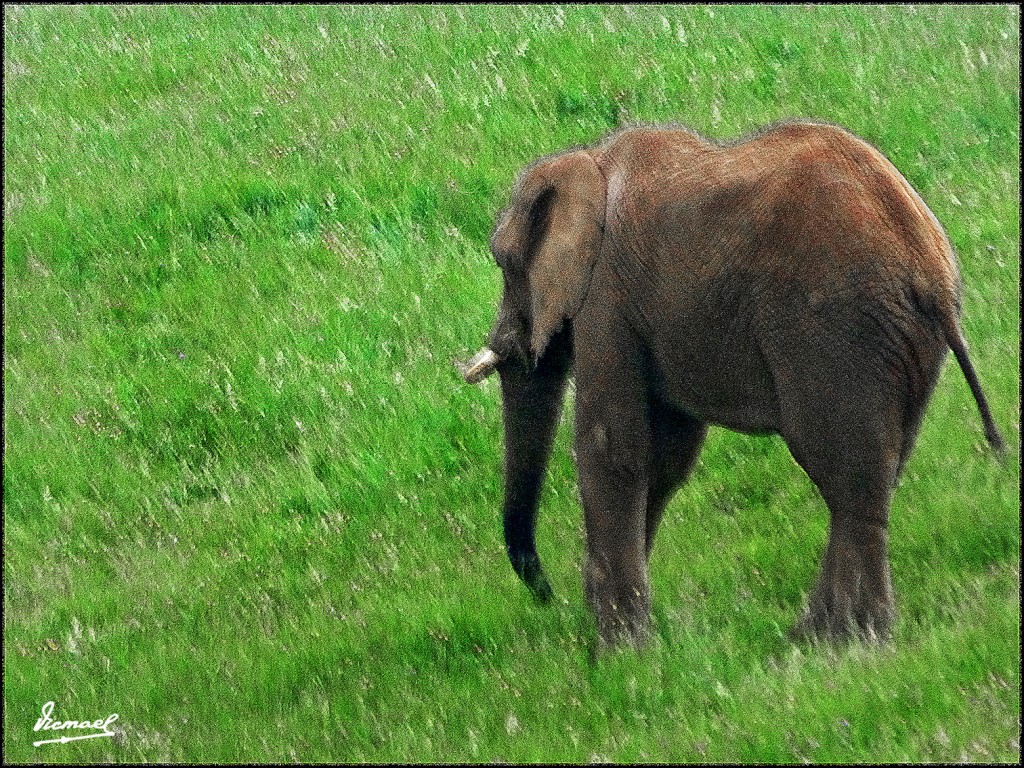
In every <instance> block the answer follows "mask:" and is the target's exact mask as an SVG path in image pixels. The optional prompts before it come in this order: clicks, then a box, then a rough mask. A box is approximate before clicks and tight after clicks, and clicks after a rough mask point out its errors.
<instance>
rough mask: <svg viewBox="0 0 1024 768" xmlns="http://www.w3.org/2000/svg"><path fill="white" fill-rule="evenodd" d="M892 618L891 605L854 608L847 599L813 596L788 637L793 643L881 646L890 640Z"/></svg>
mask: <svg viewBox="0 0 1024 768" xmlns="http://www.w3.org/2000/svg"><path fill="white" fill-rule="evenodd" d="M895 615H896V611H895V607H894V606H893V605H892V603H891V602H888V603H886V602H884V601H876V600H870V601H869V600H861V601H860V604H859V605H854V604H853V602H852V601H850V600H849V599H842V600H838V601H825V600H822V599H820V598H817V597H812V598H811V600H810V601H809V602H808V605H807V607H806V608H805V609H804V612H803V614H802V615H801V616H800V618H799V619H797V621H796V623H795V624H794V625H793V627H792V629H790V631H789V638H790V640H792V641H794V642H815V641H827V642H833V643H842V642H847V641H850V640H860V641H864V642H869V643H883V642H886V641H888V640H889V639H890V637H891V633H892V625H893V623H894V621H895Z"/></svg>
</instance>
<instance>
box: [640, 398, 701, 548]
mask: <svg viewBox="0 0 1024 768" xmlns="http://www.w3.org/2000/svg"><path fill="white" fill-rule="evenodd" d="M650 421H651V476H650V483H649V485H648V488H647V540H646V551H647V556H648V557H650V555H651V547H652V546H653V545H654V535H655V533H657V530H658V524H659V523H660V522H661V518H662V515H663V514H664V513H665V507H666V506H668V502H669V500H670V499H671V498H672V494H673V493H675V491H676V490H677V489H678V488H679V487H680V486H681V485H682V484H683V483H684V482H686V478H687V477H688V476H689V474H690V470H691V469H692V468H693V465H694V463H695V462H696V461H697V457H698V456H699V455H700V449H701V446H703V444H704V438H705V436H706V435H707V431H708V427H707V424H706V423H704V422H702V421H700V420H699V419H697V418H696V417H695V416H692V415H690V414H689V413H687V412H686V411H682V410H679V409H678V408H673V407H672V406H670V405H666V404H665V403H662V402H661V401H657V400H655V401H652V403H651V405H650Z"/></svg>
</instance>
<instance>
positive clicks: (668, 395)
mask: <svg viewBox="0 0 1024 768" xmlns="http://www.w3.org/2000/svg"><path fill="white" fill-rule="evenodd" d="M654 356H655V362H656V368H657V374H656V382H655V386H656V391H657V392H658V395H659V396H660V397H661V398H662V399H664V400H665V401H666V402H668V403H671V404H672V405H674V406H676V407H678V408H682V409H683V410H685V411H687V412H688V413H691V414H693V415H695V416H697V417H699V418H700V419H702V420H704V421H707V422H710V423H713V424H720V425H721V426H724V427H728V428H729V429H734V430H737V431H740V432H750V433H765V432H775V431H777V429H778V424H779V415H778V414H779V407H778V402H777V398H776V393H775V384H774V380H773V378H772V375H771V371H770V370H769V369H768V366H767V364H766V362H765V361H764V358H763V357H762V355H761V352H760V350H759V349H758V348H757V345H756V344H755V343H752V342H736V343H732V344H726V345H721V346H718V347H713V346H711V345H706V346H703V348H701V347H694V345H692V344H687V343H685V342H683V341H680V340H675V341H674V342H673V340H667V341H666V343H665V344H664V345H663V346H662V348H661V349H656V350H655V351H654Z"/></svg>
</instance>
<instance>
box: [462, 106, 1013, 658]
mask: <svg viewBox="0 0 1024 768" xmlns="http://www.w3.org/2000/svg"><path fill="white" fill-rule="evenodd" d="M491 247H492V251H493V252H494V255H495V258H496V260H497V262H498V264H499V265H500V266H501V267H502V270H503V276H504V281H505V292H504V296H503V299H502V303H501V308H500V312H499V317H498V321H497V323H496V325H495V327H494V329H493V331H492V333H491V338H490V341H489V348H490V350H492V352H491V355H492V357H491V358H489V359H492V360H493V363H492V364H489V365H487V366H477V367H478V368H481V367H485V368H487V369H490V368H491V367H494V368H496V369H497V371H498V373H499V374H500V375H501V379H502V395H503V400H504V421H505V437H506V452H505V474H506V477H505V481H506V482H505V510H504V511H505V533H506V540H507V543H508V549H509V555H510V557H511V559H512V562H513V565H514V567H515V568H516V571H517V572H518V573H519V574H520V576H522V577H523V578H524V580H525V581H526V583H527V584H528V585H529V586H530V587H531V589H532V590H533V591H534V593H535V594H537V595H538V596H539V597H541V598H546V597H547V596H549V595H550V587H549V586H548V584H547V581H546V579H545V578H544V575H543V572H542V571H541V568H540V563H539V560H538V559H537V555H536V550H535V546H534V524H535V518H536V512H537V501H538V496H539V490H540V483H541V481H542V478H543V472H544V468H545V464H546V461H547V458H548V454H549V451H550V445H551V440H552V436H553V434H554V429H555V426H556V425H557V421H558V413H559V410H560V405H561V399H562V393H563V390H564V385H565V380H566V377H567V376H568V375H569V373H570V370H571V371H572V373H573V374H574V375H575V379H576V425H575V427H576V429H575V440H576V458H577V464H578V471H579V481H580V491H581V496H582V499H583V507H584V515H585V521H586V531H587V563H586V565H585V568H584V577H585V586H586V594H587V597H588V600H589V602H590V604H591V606H592V608H593V610H594V612H595V615H596V617H597V623H598V630H599V634H600V636H601V638H602V639H603V640H604V641H606V642H609V643H614V642H617V641H618V640H620V639H628V640H632V641H634V642H639V641H642V639H643V637H644V636H645V633H646V629H647V624H648V617H649V611H650V594H649V586H648V578H647V557H648V555H649V553H650V548H651V544H652V542H653V536H654V533H655V531H656V529H657V525H658V522H659V520H660V518H661V514H662V512H663V510H664V507H665V504H666V503H667V502H668V500H669V498H670V496H671V494H672V492H673V491H674V490H675V489H676V488H677V487H678V486H679V485H680V484H681V483H682V482H683V481H684V480H685V478H686V476H687V474H688V472H689V470H690V468H691V467H692V465H693V463H694V461H695V460H696V457H697V454H698V452H699V450H700V447H701V445H702V443H703V439H704V435H705V433H706V430H707V425H708V424H717V425H722V426H725V427H728V428H731V429H735V430H739V431H744V432H753V433H777V434H779V435H781V436H782V437H783V438H784V440H785V441H786V443H787V445H788V446H789V448H790V450H791V452H792V454H793V456H794V458H795V459H796V460H797V462H798V463H799V464H800V465H801V466H802V467H803V468H804V470H805V471H806V472H807V474H808V475H809V477H810V478H811V479H812V480H813V481H814V483H815V484H816V485H817V486H818V488H819V489H820V491H821V494H822V496H823V498H824V499H825V502H826V503H827V505H828V507H829V510H830V513H831V526H830V534H829V542H828V545H827V547H826V552H825V556H824V561H823V563H822V568H821V573H820V575H819V579H818V583H817V586H816V588H815V590H814V592H813V593H812V595H811V598H810V601H809V605H808V608H807V610H806V611H805V613H804V615H803V617H802V618H801V620H800V621H799V622H798V625H797V633H798V634H800V635H819V634H824V635H832V636H846V635H851V634H856V635H861V636H875V635H884V634H885V633H886V632H887V631H888V629H889V626H890V624H891V621H892V617H893V613H894V601H893V595H892V588H891V583H890V577H889V567H888V556H887V551H886V548H887V524H888V511H889V501H890V497H891V494H892V490H893V488H894V486H895V484H896V481H897V479H898V477H899V474H900V472H901V470H902V467H903V464H904V462H905V461H906V459H907V456H908V455H909V453H910V450H911V448H912V447H913V443H914V439H915V436H916V434H917V430H918V427H919V425H920V421H921V418H922V416H923V413H924V409H925V405H926V404H927V401H928V398H929V396H930V394H931V391H932V389H933V388H934V385H935V382H936V380H937V378H938V375H939V370H940V367H941V365H942V361H943V359H944V357H945V354H946V350H947V349H948V348H950V347H952V349H953V351H954V353H955V354H956V357H957V360H958V361H959V363H960V365H961V368H963V370H964V373H965V375H966V377H967V380H968V383H969V384H970V386H971V389H972V392H973V393H974V395H975V398H976V400H977V402H978V405H979V408H980V410H981V413H982V417H983V420H984V422H985V427H986V436H987V437H988V438H989V441H990V442H992V444H993V445H994V446H996V447H1000V446H1001V438H1000V437H999V434H998V431H997V430H996V428H995V426H994V424H993V422H992V419H991V416H990V414H989V411H988V407H987V404H986V403H985V399H984V395H983V394H982V392H981V388H980V385H979V384H978V381H977V377H976V376H975V374H974V371H973V368H972V367H971V364H970V361H969V359H968V358H967V355H966V345H965V343H964V341H963V338H962V335H961V333H960V330H959V325H958V317H959V313H960V278H959V274H958V271H957V267H956V261H955V258H954V256H953V251H952V248H951V247H950V244H949V241H948V240H947V239H946V236H945V234H944V232H943V230H942V227H941V226H940V225H939V223H938V222H937V221H936V219H935V217H934V216H933V215H932V214H931V212H930V211H929V210H928V208H927V207H926V205H925V204H924V202H923V201H922V200H921V198H920V197H919V196H918V195H917V193H916V192H915V191H914V190H913V189H912V188H911V186H910V185H909V183H908V182H907V181H906V180H905V179H904V178H903V177H902V176H901V175H900V173H899V172H898V171H897V170H896V168H895V167H893V165H892V164H891V163H890V162H889V161H888V160H887V159H886V158H885V157H884V156H883V155H882V154H881V153H880V152H878V151H877V150H876V149H875V148H873V147H872V146H870V145H869V144H867V143H866V142H864V141H862V140H861V139H858V138H857V137H855V136H853V135H852V134H850V133H849V132H847V131H845V130H843V129H841V128H839V127H836V126H832V125H826V124H817V123H800V122H790V123H784V124H781V125H778V126H774V127H772V128H770V129H767V130H765V131H764V132H761V133H760V134H758V135H756V136H753V137H751V138H748V139H746V140H743V141H740V142H735V143H728V144H719V143H714V142H710V141H707V140H705V139H703V138H701V137H699V136H697V135H696V134H694V133H692V132H689V131H686V130H681V129H661V128H633V129H628V130H625V131H621V132H619V133H617V134H615V135H613V136H612V137H610V138H609V139H607V140H606V141H605V142H603V143H601V144H599V145H597V146H595V147H593V148H583V149H578V150H575V151H571V152H568V153H564V154H561V155H556V156H554V157H551V158H547V159H544V160H542V161H539V162H538V163H535V164H533V165H532V166H530V167H529V168H528V169H526V171H524V172H523V174H522V175H521V176H520V179H519V181H518V183H517V185H516V189H515V191H514V193H513V199H512V203H511V205H510V206H509V208H508V209H507V210H506V211H505V212H504V214H503V216H502V217H501V219H500V221H499V224H498V226H497V228H496V230H495V233H494V236H493V237H492V241H491ZM484 373H486V371H477V373H476V374H474V376H480V375H483V374H484Z"/></svg>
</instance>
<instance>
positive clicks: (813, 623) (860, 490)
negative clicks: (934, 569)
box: [785, 392, 905, 639]
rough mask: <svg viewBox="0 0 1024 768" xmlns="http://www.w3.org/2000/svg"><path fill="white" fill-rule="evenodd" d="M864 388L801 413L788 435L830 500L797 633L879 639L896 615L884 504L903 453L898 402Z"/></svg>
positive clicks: (796, 455) (800, 635)
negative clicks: (826, 529) (818, 559)
mask: <svg viewBox="0 0 1024 768" xmlns="http://www.w3.org/2000/svg"><path fill="white" fill-rule="evenodd" d="M889 406H890V407H886V406H885V404H884V403H883V402H882V401H881V399H879V398H872V397H870V396H869V395H865V394H864V393H863V392H862V396H861V398H860V399H857V400H854V399H850V400H847V402H846V404H845V405H844V404H839V403H831V404H830V407H829V408H828V409H822V410H821V411H819V412H818V413H814V414H806V413H805V418H804V419H802V420H801V422H802V423H801V427H802V431H801V432H800V433H799V434H796V435H794V434H789V435H785V437H786V440H787V443H789V445H790V449H791V451H792V452H793V456H794V458H796V460H797V462H798V463H799V464H800V465H801V466H802V467H803V469H804V471H805V472H807V474H808V476H809V477H810V478H811V480H813V481H814V483H815V485H817V486H818V489H819V490H820V491H821V495H822V497H823V498H824V500H825V503H826V504H827V505H828V509H829V513H830V524H829V534H828V543H827V545H826V547H825V554H824V557H823V558H822V563H821V568H820V571H819V574H818V580H817V583H816V584H815V587H814V590H813V591H812V593H811V596H810V598H809V599H808V604H807V608H806V610H805V611H804V613H803V615H802V616H801V617H800V619H799V620H798V622H797V624H796V626H795V627H794V629H793V631H792V633H791V634H792V636H793V637H794V638H797V639H801V638H803V639H806V638H810V637H828V638H833V639H842V638H848V637H860V638H865V639H884V638H886V637H888V635H889V632H890V629H891V626H892V623H893V621H894V620H895V613H896V610H895V601H894V598H893V591H892V581H891V576H890V571H889V557H888V523H889V502H890V499H891V497H892V491H893V487H894V486H895V482H896V477H897V473H898V471H899V468H900V463H901V460H902V458H903V455H904V446H905V440H904V436H903V428H904V426H905V422H904V420H903V419H902V418H900V415H901V414H900V411H901V410H902V408H901V407H899V406H897V405H896V403H895V402H894V401H890V403H889Z"/></svg>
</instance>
